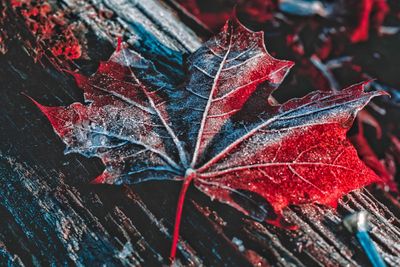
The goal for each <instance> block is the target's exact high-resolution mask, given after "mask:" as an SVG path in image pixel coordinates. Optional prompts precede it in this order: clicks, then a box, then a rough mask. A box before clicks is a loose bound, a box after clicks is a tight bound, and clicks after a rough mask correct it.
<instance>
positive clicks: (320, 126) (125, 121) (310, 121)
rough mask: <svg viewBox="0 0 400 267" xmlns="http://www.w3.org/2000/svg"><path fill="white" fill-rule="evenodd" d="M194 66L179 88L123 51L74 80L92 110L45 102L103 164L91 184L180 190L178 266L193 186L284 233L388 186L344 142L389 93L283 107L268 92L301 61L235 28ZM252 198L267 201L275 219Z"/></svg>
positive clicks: (70, 142)
mask: <svg viewBox="0 0 400 267" xmlns="http://www.w3.org/2000/svg"><path fill="white" fill-rule="evenodd" d="M187 65H188V66H189V69H188V78H187V80H186V82H185V83H184V84H181V85H177V84H176V82H175V81H173V80H172V79H170V78H168V76H166V75H164V74H163V73H162V72H160V71H159V70H157V69H156V67H155V66H154V65H153V63H152V62H150V61H148V60H146V59H144V58H143V57H141V56H140V55H139V54H137V53H135V52H133V51H131V50H128V49H125V48H124V49H117V51H116V52H115V53H114V54H113V55H112V56H111V58H110V59H109V61H107V62H103V63H101V64H100V66H99V69H98V71H97V72H96V73H95V74H94V75H92V76H91V77H85V76H82V75H79V74H74V75H75V77H76V80H77V82H78V85H79V86H80V87H81V88H82V89H83V91H84V96H85V101H86V102H87V103H85V104H82V103H74V104H72V105H70V106H68V107H45V106H42V105H40V104H38V103H36V104H37V105H38V106H39V108H40V109H41V110H42V111H43V113H44V114H45V115H46V116H47V117H48V119H49V120H50V122H51V124H52V126H53V128H54V129H55V131H56V132H57V134H58V135H59V136H60V137H61V138H62V140H63V141H64V142H65V143H66V145H67V152H68V153H71V152H74V153H80V154H83V155H85V156H87V157H99V158H100V159H101V160H102V162H103V163H104V165H105V170H104V172H103V174H101V175H100V176H99V177H97V178H96V179H95V180H94V183H109V184H121V183H137V182H141V181H145V180H151V179H157V180H159V179H171V180H182V181H183V186H182V190H181V194H180V197H179V202H178V207H177V213H176V223H175V230H174V236H173V245H172V249H171V259H174V257H175V252H176V245H177V242H178V234H179V224H180V219H181V212H182V206H183V202H184V196H185V193H186V190H187V188H188V186H189V184H190V183H191V182H192V181H193V183H194V185H195V186H196V187H197V188H198V189H200V190H201V191H202V192H204V193H205V194H207V195H208V196H210V197H212V198H213V199H217V200H219V201H221V202H224V203H227V204H229V205H231V206H233V207H235V208H236V209H238V210H240V211H242V212H243V213H245V214H247V215H249V216H252V217H254V218H256V219H259V220H265V218H267V219H266V220H267V221H269V222H270V223H278V222H279V219H280V217H279V215H280V214H281V212H282V210H283V209H284V208H285V207H286V206H288V205H289V204H302V203H320V204H326V205H332V206H334V205H335V203H336V202H337V200H338V199H339V198H340V197H341V196H342V195H343V194H345V193H347V192H349V191H351V190H354V189H357V188H360V187H362V186H365V185H367V184H370V183H372V182H376V181H378V180H379V178H378V177H377V176H376V175H375V174H374V172H372V171H371V170H370V169H368V168H367V167H366V166H365V165H364V164H363V163H362V162H361V161H360V160H359V158H358V157H357V153H356V150H355V149H354V148H353V147H352V146H351V144H350V143H349V141H348V140H347V139H346V132H347V129H348V127H349V126H350V125H351V124H352V122H353V119H354V117H355V115H356V113H357V112H358V111H359V110H360V109H362V108H363V107H364V106H365V105H366V104H367V103H368V101H369V100H370V99H371V98H372V97H374V96H377V95H381V94H382V93H380V92H364V90H363V84H358V85H354V86H352V87H349V88H347V89H344V90H342V91H340V92H337V93H334V92H326V91H325V92H322V91H316V92H312V93H310V94H308V95H306V96H305V97H303V98H301V99H292V100H290V101H288V102H286V103H284V104H276V103H275V101H274V100H273V98H272V96H271V93H272V91H273V90H274V89H275V88H276V87H277V86H278V85H279V84H280V83H281V81H282V80H283V78H284V77H285V75H286V73H287V72H288V70H289V69H290V67H291V66H292V65H293V63H292V62H289V61H283V60H277V59H274V58H273V57H271V56H270V55H269V54H268V52H267V51H266V49H265V47H264V40H263V33H261V32H252V31H250V30H248V29H247V28H245V27H244V26H243V25H241V24H240V23H239V22H238V21H237V20H236V19H233V20H231V21H229V22H227V24H226V25H225V26H224V28H223V29H222V31H221V32H220V33H219V34H218V35H216V36H215V37H213V38H211V40H209V41H208V42H206V43H205V44H204V45H203V46H202V47H201V48H200V49H199V50H198V51H196V52H195V53H194V54H193V55H192V56H191V57H190V58H189V60H188V64H187ZM262 96H264V98H263V97H262ZM246 192H252V193H255V194H257V195H259V196H261V197H262V198H264V199H265V200H266V201H268V202H269V204H270V206H271V207H272V208H273V210H274V212H275V213H276V214H277V215H278V216H277V218H273V216H271V214H269V213H268V211H267V209H265V208H264V207H263V206H260V205H258V204H257V203H256V201H255V200H253V199H252V198H251V197H250V196H249V195H248V194H247V193H246ZM243 200H245V201H244V202H242V201H243ZM246 201H247V202H246ZM245 202H246V203H247V204H244V203H245ZM249 203H250V204H249Z"/></svg>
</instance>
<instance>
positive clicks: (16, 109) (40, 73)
mask: <svg viewBox="0 0 400 267" xmlns="http://www.w3.org/2000/svg"><path fill="white" fill-rule="evenodd" d="M5 3H7V1H2V4H5ZM58 8H60V9H70V10H71V11H72V14H73V15H74V19H76V20H79V21H82V22H83V23H84V24H85V26H86V28H87V29H88V33H87V34H86V35H85V38H87V45H88V55H89V57H90V58H88V59H86V60H79V61H77V62H76V63H77V64H78V66H79V68H80V69H81V70H82V71H84V72H86V73H90V72H91V71H93V70H95V68H96V64H97V63H98V62H99V60H104V59H106V58H107V57H108V56H109V55H110V53H111V52H112V50H113V44H114V43H115V38H116V37H115V36H117V35H119V34H120V33H121V32H124V36H125V39H127V40H128V41H129V43H130V44H131V45H132V47H133V48H134V49H135V50H136V51H138V52H139V53H141V54H142V55H144V56H145V57H148V58H150V59H152V60H153V61H155V62H156V64H158V66H160V67H161V68H167V69H168V70H169V71H170V72H171V75H175V74H176V75H177V76H179V75H178V74H179V72H181V71H182V70H181V67H180V64H181V63H182V56H181V54H180V53H177V52H174V50H178V51H181V52H183V53H184V54H187V53H190V52H192V51H194V50H195V49H196V48H197V47H198V46H199V45H200V43H201V39H200V38H199V37H197V36H196V35H195V33H194V32H193V31H191V30H190V29H189V28H188V27H187V26H185V25H184V24H183V23H182V22H180V21H179V19H178V18H177V17H176V15H175V13H174V11H173V10H172V9H171V8H169V7H167V5H166V4H165V3H160V2H159V1H157V0H142V1H127V0H125V1H123V0H91V1H78V0H63V1H59V2H58ZM104 9H107V10H111V11H112V12H113V14H114V15H113V16H112V18H110V19H109V20H108V21H105V20H104V19H100V18H99V12H100V11H101V10H104ZM12 21H13V22H14V23H15V25H17V26H16V27H14V26H13V25H7V27H11V28H13V29H16V30H20V29H21V28H23V26H22V25H21V24H20V23H21V21H20V19H19V18H18V17H14V18H12ZM18 25H19V26H18ZM23 38H24V35H22V41H21V40H14V41H12V42H11V43H10V44H8V48H9V51H8V53H7V54H5V55H2V56H0V82H1V83H0V101H1V103H0V114H1V115H0V125H1V131H0V140H1V142H0V265H1V266H3V265H5V266H6V265H10V266H32V265H33V266H48V265H54V266H60V265H71V266H74V265H78V266H82V265H83V266H86V265H92V266H100V265H106V266H132V265H133V266H160V265H167V264H168V255H169V246H170V242H171V234H172V230H173V223H174V222H173V219H174V215H175V205H176V202H177V196H178V192H179V189H180V184H179V183H174V182H148V183H144V184H139V185H135V186H105V185H96V186H94V185H89V184H87V182H88V181H89V180H90V179H92V178H93V177H95V176H96V175H97V174H99V173H101V171H102V165H101V163H100V162H99V161H98V160H95V159H86V158H83V157H82V156H79V155H76V154H69V155H64V154H63V150H64V145H63V143H62V142H61V141H60V139H59V138H58V137H57V136H56V134H54V133H53V131H52V129H51V126H50V125H49V123H48V122H47V120H46V119H45V117H44V116H43V115H42V114H41V113H40V112H39V110H38V109H37V108H36V107H35V106H34V105H33V104H32V103H31V102H30V101H29V100H28V99H27V98H26V97H25V96H23V95H22V94H21V93H22V92H24V93H25V94H27V95H29V96H32V97H33V98H35V99H37V100H39V101H40V102H41V103H44V104H46V105H67V104H70V103H72V102H74V101H81V100H82V92H81V91H80V90H79V89H78V88H77V87H76V86H75V83H74V81H73V79H72V78H71V77H70V76H69V75H67V74H64V73H60V72H58V71H57V70H55V69H54V67H52V66H51V65H50V64H46V62H44V66H43V65H41V64H39V63H35V62H34V61H33V59H32V57H31V56H29V55H28V53H27V52H26V49H24V42H23ZM171 66H172V67H171ZM174 73H175V74H174ZM361 209H366V210H368V211H369V212H370V213H371V214H373V229H372V231H371V235H372V237H373V239H374V241H375V242H376V244H377V246H378V250H379V251H380V252H381V253H382V255H383V257H384V259H385V260H386V262H387V263H388V264H389V265H390V266H399V265H400V221H399V216H400V205H399V202H398V200H396V199H395V198H393V197H392V196H391V195H390V194H389V193H385V192H383V191H382V190H380V189H371V190H370V191H367V190H366V189H363V190H360V191H357V192H353V193H351V194H349V195H348V196H346V197H344V199H343V201H342V202H341V203H340V205H339V207H338V210H337V211H334V210H331V209H327V208H324V207H320V206H315V205H308V206H304V207H301V208H300V207H293V208H290V209H288V210H287V211H286V217H287V218H288V220H289V221H291V222H293V223H295V224H297V225H299V226H300V230H298V231H287V230H282V229H277V228H275V227H272V226H270V225H267V224H260V223H256V222H254V221H252V220H250V219H248V218H246V217H245V216H243V215H242V214H241V213H239V212H237V211H236V210H234V209H232V208H230V207H228V206H226V205H224V204H220V203H216V202H212V201H211V200H210V199H209V198H207V197H206V196H204V195H203V194H201V193H200V192H199V191H197V190H196V189H194V188H191V189H190V191H189V192H188V197H187V200H186V203H185V207H184V214H183V221H182V229H181V237H182V240H183V242H181V244H180V247H179V250H178V260H179V263H180V264H182V265H189V266H201V265H204V266H251V265H257V266H268V265H272V266H369V263H368V260H367V258H366V256H365V255H364V253H363V252H362V250H361V248H360V246H359V245H358V243H357V241H356V240H355V238H354V237H352V236H350V235H349V234H348V233H347V232H346V230H345V229H344V228H343V227H342V226H341V220H342V218H343V217H344V216H345V215H346V214H349V213H351V212H352V211H354V210H361Z"/></svg>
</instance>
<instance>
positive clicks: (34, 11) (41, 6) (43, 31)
mask: <svg viewBox="0 0 400 267" xmlns="http://www.w3.org/2000/svg"><path fill="white" fill-rule="evenodd" d="M11 5H12V7H13V8H14V9H15V10H18V12H19V13H20V14H21V15H22V17H23V19H24V21H25V24H26V26H27V27H28V29H29V30H30V31H31V33H32V34H33V35H34V36H35V39H36V41H37V43H38V45H37V46H38V47H36V48H35V49H36V51H35V52H36V53H37V55H38V56H37V57H38V58H40V56H41V54H43V53H44V51H42V50H41V48H40V47H41V44H40V43H44V44H46V45H48V47H49V48H50V50H51V52H52V53H53V55H54V56H56V57H60V56H61V57H63V58H65V59H68V60H74V59H78V58H80V57H81V54H82V48H81V45H80V44H79V41H78V39H77V38H76V37H75V35H74V33H73V29H74V24H67V22H66V20H65V17H64V14H63V13H61V12H54V11H53V10H52V8H51V5H50V4H49V3H48V2H47V1H43V0H40V1H32V0H13V1H11Z"/></svg>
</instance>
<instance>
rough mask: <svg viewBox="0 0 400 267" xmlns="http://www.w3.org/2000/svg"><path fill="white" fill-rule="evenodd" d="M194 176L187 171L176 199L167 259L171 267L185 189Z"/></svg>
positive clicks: (176, 244) (177, 239) (191, 171)
mask: <svg viewBox="0 0 400 267" xmlns="http://www.w3.org/2000/svg"><path fill="white" fill-rule="evenodd" d="M195 176H196V173H195V172H194V171H193V170H192V169H189V170H188V171H186V175H185V179H184V181H183V184H182V188H181V192H180V193H179V199H178V204H177V207H176V215H175V225H174V234H173V236H172V245H171V253H170V256H169V259H170V261H171V266H172V265H173V263H174V261H175V256H176V247H177V246H178V241H179V227H180V224H181V218H182V210H183V203H184V202H185V195H186V192H187V189H188V188H189V185H190V183H191V182H192V180H193V178H194V177H195Z"/></svg>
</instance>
